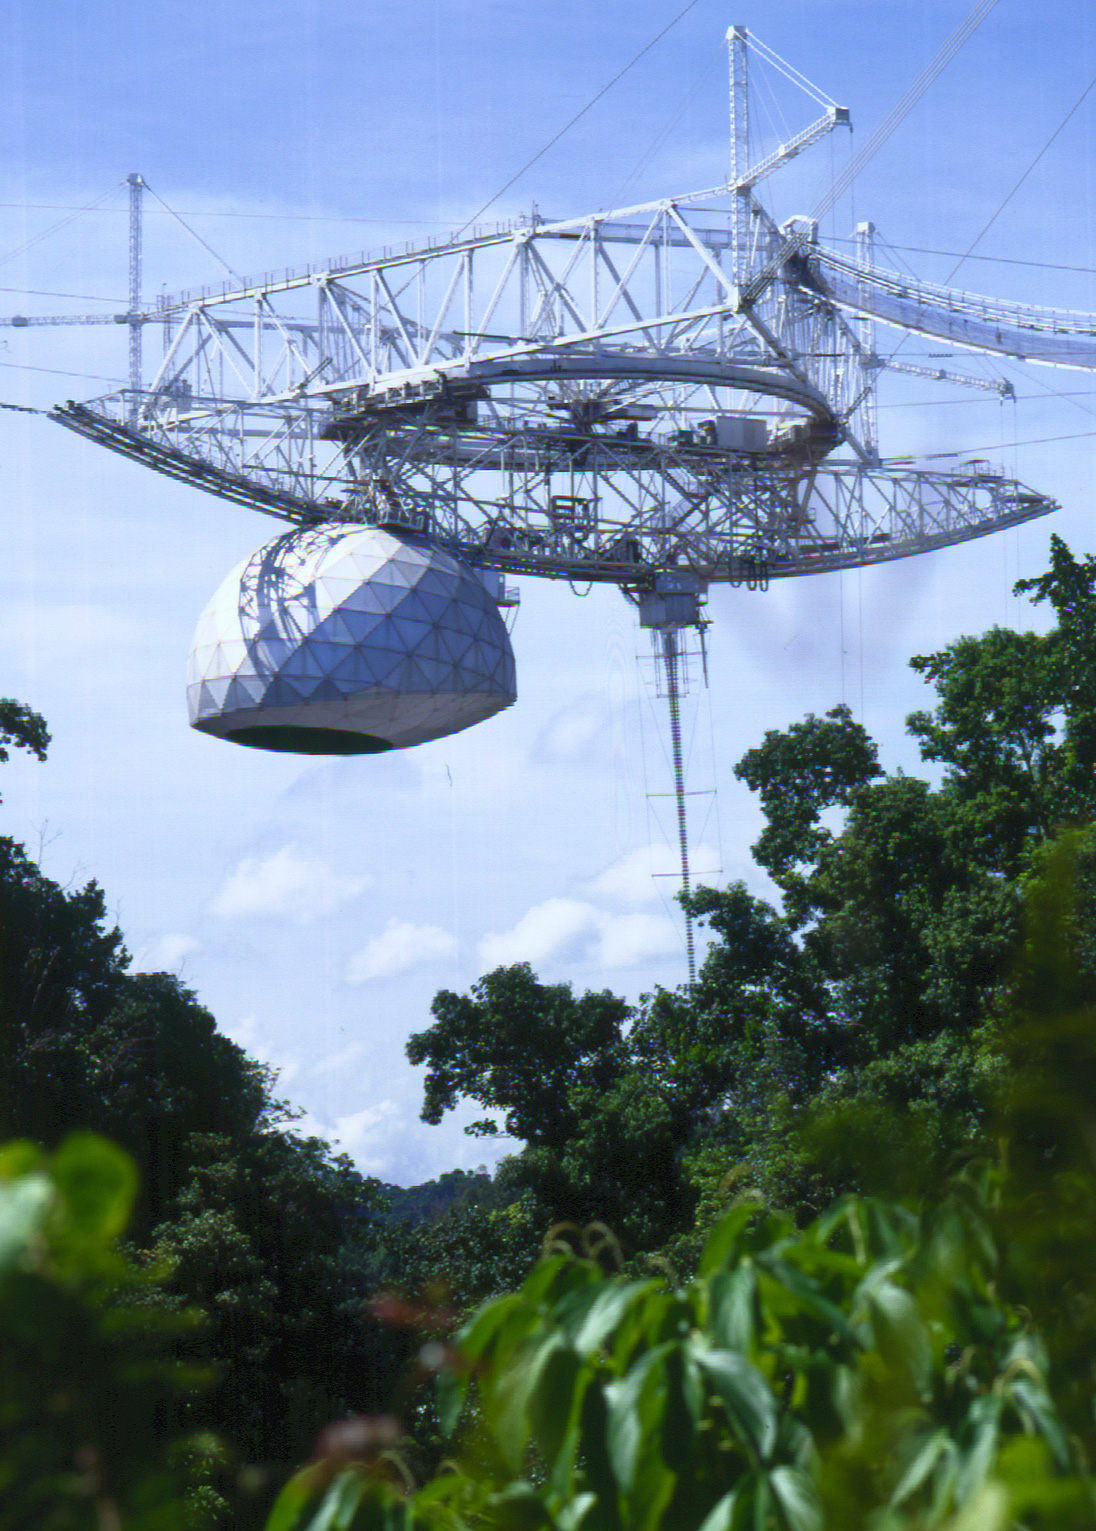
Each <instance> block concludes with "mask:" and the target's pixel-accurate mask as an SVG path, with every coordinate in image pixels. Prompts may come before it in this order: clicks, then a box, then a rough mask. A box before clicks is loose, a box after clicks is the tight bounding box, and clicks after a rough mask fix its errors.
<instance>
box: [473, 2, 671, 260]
mask: <svg viewBox="0 0 1096 1531" xmlns="http://www.w3.org/2000/svg"><path fill="white" fill-rule="evenodd" d="M698 4H699V0H689V3H688V5H687V6H685V8H684V10H680V11H678V13H677V15H676V16H675V17H674V19H673V20H672V21H669V22H667V23H666V25H665V26H664V27H663V28H662V31H661V32H659V33H658V34H657V35H656V36H655V37H652V38H651V40H650V42H649V43H647V44H646V46H645V47H642V48H640V50H639V52H638V53H637V54H636V55H635V57H634V58H631V59H629V60H628V62H627V63H626V64H625V66H624V68H623V69H621V70H619V71H618V72H617V73H616V74H614V76H613V78H612V79H611V80H610V81H609V83H608V85H603V86H602V87H601V89H600V90H599V91H598V93H597V95H596V96H592V97H591V98H590V100H589V101H587V103H586V105H585V106H584V107H583V108H582V110H581V111H578V112H576V113H575V115H574V116H573V117H572V118H571V120H570V122H565V123H564V125H563V126H562V127H561V128H560V130H559V132H558V133H556V134H555V135H554V137H552V138H550V139H549V140H548V142H547V143H546V144H545V145H544V147H543V149H538V150H537V152H536V153H535V154H534V155H533V157H532V159H527V160H526V161H525V164H524V165H522V167H521V169H520V170H518V171H516V172H515V173H514V174H513V175H512V176H511V177H510V179H509V180H508V181H507V182H506V184H505V186H500V187H499V189H498V191H496V192H495V195H494V196H493V197H489V198H488V199H487V201H486V202H485V203H484V204H483V206H482V207H481V208H480V209H479V211H478V212H476V213H473V214H472V216H471V218H469V219H468V221H467V222H466V223H464V224H462V225H461V227H460V228H459V229H458V230H457V232H456V233H455V234H454V236H453V238H454V239H459V238H460V236H461V235H462V234H464V233H466V232H467V231H468V230H469V229H470V228H471V227H472V225H473V224H474V223H477V222H478V221H479V219H480V218H482V217H483V215H484V213H485V212H486V211H487V209H488V208H489V207H491V206H492V205H493V204H494V203H496V202H497V201H498V199H499V198H500V197H501V196H502V195H503V194H504V193H505V192H508V191H509V190H510V188H511V186H513V184H514V182H515V181H520V180H521V178H522V176H523V175H524V174H525V172H526V171H527V170H531V169H532V167H533V166H534V165H535V164H536V162H537V161H538V160H540V159H543V158H544V156H545V155H546V154H547V153H548V150H549V149H551V148H554V146H555V145H556V144H558V143H559V141H560V139H561V138H562V137H563V135H564V134H565V133H569V132H570V131H571V129H572V128H573V127H574V125H575V123H576V122H578V121H580V119H581V118H583V117H585V116H586V113H587V112H588V111H591V110H592V109H593V108H594V107H595V106H596V105H597V104H598V102H599V101H600V100H601V98H602V96H605V95H608V93H609V91H611V90H612V88H613V86H614V85H615V84H616V83H617V81H618V80H622V79H623V78H624V76H625V75H626V74H627V73H628V71H629V69H634V68H635V66H636V64H638V63H639V61H640V59H641V58H643V57H644V55H645V54H647V53H650V51H651V49H652V48H653V47H654V45H655V44H656V43H658V42H661V41H662V39H663V38H664V37H665V36H666V33H667V32H670V31H672V30H673V28H674V27H676V26H677V24H678V22H679V21H680V20H681V19H682V18H683V17H685V16H687V15H688V14H689V12H690V11H691V10H692V9H693V7H694V6H695V5H698Z"/></svg>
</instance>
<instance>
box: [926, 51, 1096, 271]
mask: <svg viewBox="0 0 1096 1531" xmlns="http://www.w3.org/2000/svg"><path fill="white" fill-rule="evenodd" d="M1094 85H1096V75H1093V77H1092V79H1091V80H1089V82H1088V84H1087V85H1086V86H1085V88H1084V90H1083V91H1082V92H1081V94H1080V95H1079V96H1078V97H1077V99H1076V101H1075V102H1074V103H1073V105H1072V106H1071V107H1070V109H1069V111H1068V112H1067V113H1066V114H1065V116H1064V117H1063V118H1062V120H1061V122H1060V123H1059V124H1058V126H1057V127H1056V128H1055V129H1054V132H1053V133H1052V134H1051V135H1050V137H1049V138H1048V139H1047V141H1046V143H1045V144H1044V145H1043V147H1042V148H1041V149H1040V150H1039V152H1038V154H1037V155H1036V156H1035V158H1034V159H1033V160H1032V162H1031V164H1030V165H1029V166H1028V167H1027V169H1026V170H1025V171H1024V173H1023V175H1022V176H1021V177H1020V179H1019V180H1018V181H1017V182H1016V185H1015V186H1014V187H1013V188H1012V190H1011V191H1010V192H1009V194H1008V196H1007V197H1006V198H1005V199H1004V201H1003V202H1002V203H1001V205H1000V207H999V208H998V209H997V211H996V212H995V213H994V214H993V216H992V217H991V218H990V219H989V220H988V222H986V223H984V224H983V225H982V228H981V230H980V232H979V233H978V234H977V235H976V236H975V238H974V239H973V240H972V241H971V244H970V249H968V250H967V251H966V252H965V253H964V254H963V255H961V256H960V257H959V259H958V260H957V261H956V262H955V265H954V266H953V267H952V268H951V270H950V271H949V272H948V274H947V276H946V277H945V278H944V285H945V286H946V285H947V283H948V282H950V281H951V279H952V277H953V276H954V275H955V273H956V272H957V271H958V270H959V267H960V266H961V265H962V264H963V262H964V261H965V260H966V258H967V256H968V255H969V254H970V253H971V250H973V249H974V247H975V245H977V244H980V243H981V241H982V238H983V236H984V235H986V234H988V233H989V231H990V229H991V228H992V227H993V225H994V224H995V223H996V222H997V220H998V218H999V217H1000V216H1001V214H1002V213H1003V212H1004V210H1005V208H1006V207H1007V206H1008V205H1009V203H1010V202H1011V201H1012V199H1013V197H1014V196H1015V195H1016V193H1017V192H1018V191H1019V190H1020V187H1021V186H1022V185H1023V184H1024V182H1025V181H1026V180H1027V178H1028V176H1029V175H1030V174H1031V172H1032V171H1033V170H1034V169H1035V167H1036V165H1037V164H1038V163H1039V161H1040V160H1041V159H1042V157H1043V155H1044V154H1045V153H1046V152H1047V150H1048V149H1049V148H1050V146H1051V144H1052V143H1053V142H1054V140H1055V139H1056V138H1057V137H1058V135H1059V133H1061V131H1062V129H1063V128H1064V127H1065V126H1066V124H1067V123H1068V122H1069V120H1070V118H1071V117H1073V116H1074V114H1075V113H1076V112H1078V111H1079V110H1080V108H1081V105H1082V104H1083V102H1084V99H1085V97H1086V96H1087V95H1088V93H1089V91H1090V90H1091V89H1092V87H1093V86H1094Z"/></svg>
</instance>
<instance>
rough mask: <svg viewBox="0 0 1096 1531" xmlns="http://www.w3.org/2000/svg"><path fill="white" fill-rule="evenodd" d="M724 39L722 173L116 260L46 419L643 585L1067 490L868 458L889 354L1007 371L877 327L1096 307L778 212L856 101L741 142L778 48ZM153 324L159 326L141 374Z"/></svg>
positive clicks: (237, 493) (549, 566)
mask: <svg viewBox="0 0 1096 1531" xmlns="http://www.w3.org/2000/svg"><path fill="white" fill-rule="evenodd" d="M728 43H729V48H730V65H731V117H732V135H731V138H732V154H731V177H730V179H729V180H728V181H727V182H726V183H725V184H723V185H721V186H716V187H708V188H705V189H703V190H700V191H696V192H691V193H688V194H685V195H682V196H676V197H669V198H664V199H662V200H659V201H657V202H652V203H645V204H642V205H638V206H634V207H628V208H624V209H619V210H617V211H613V212H608V213H597V214H594V215H591V216H588V217H582V218H576V219H571V220H567V221H564V222H544V221H541V220H540V219H539V218H534V219H533V220H531V221H520V220H519V221H518V222H516V223H513V224H509V225H504V226H499V227H495V228H491V229H473V230H472V231H471V232H469V233H468V234H467V235H464V234H462V235H461V236H459V237H455V238H452V239H449V240H444V241H439V242H432V243H428V244H426V245H423V246H414V247H412V246H408V247H407V248H405V249H402V250H394V249H386V250H383V251H382V252H380V253H379V254H376V255H372V256H365V255H363V256H360V257H357V258H354V259H346V260H338V261H330V262H323V263H319V264H314V265H312V266H309V267H306V268H303V269H301V270H297V271H289V272H284V273H267V274H265V275H264V276H262V277H261V278H259V279H257V280H254V281H247V282H240V283H226V284H224V285H222V286H219V287H214V288H203V289H201V290H200V291H196V292H191V293H182V294H180V295H178V296H175V297H162V298H160V299H158V300H157V302H156V303H155V305H153V306H141V305H140V304H139V302H138V301H137V296H136V293H137V291H139V282H138V283H137V284H136V289H135V284H134V282H133V280H132V275H133V263H132V259H131V311H130V312H129V313H128V314H125V315H118V316H116V317H117V319H118V320H119V321H120V322H122V323H127V324H128V325H129V328H130V337H131V346H130V361H131V378H130V387H129V388H128V389H125V390H123V391H122V392H120V393H117V394H113V395H109V396H107V397H104V398H100V399H96V400H93V401H91V402H89V403H86V404H74V403H70V404H68V405H66V406H64V407H61V408H58V409H57V410H55V411H54V412H53V418H54V419H56V420H58V421H59V422H60V423H62V424H64V425H66V426H69V427H70V428H72V429H73V430H76V431H78V432H80V433H81V434H83V435H85V436H88V437H90V438H91V439H92V440H94V441H97V442H99V443H101V444H102V445H104V446H107V447H110V448H111V449H113V450H115V451H118V452H121V453H123V454H124V455H126V456H129V457H131V458H134V459H136V460H138V461H141V462H144V463H145V464H147V465H148V466H149V467H151V468H154V469H156V470H158V471H160V472H163V473H167V474H170V475H172V476H173V477H176V478H180V479H182V480H184V481H186V482H189V483H192V484H194V485H196V486H197V487H199V488H203V489H207V490H210V491H212V492H213V493H216V494H219V495H222V496H224V497H225V498H228V499H231V500H235V501H237V502H240V503H243V504H246V505H250V506H252V507H254V508H255V509H257V510H260V511H264V512H267V513H269V514H272V515H275V516H277V517H280V518H282V519H284V520H288V521H291V522H297V523H299V524H302V525H309V524H316V523H320V522H323V521H330V520H338V521H349V522H364V523H372V524H379V525H390V526H391V525H395V526H401V525H402V526H408V527H414V528H416V529H418V530H421V531H425V532H428V533H430V534H431V535H432V536H433V537H435V538H436V539H437V541H438V542H440V543H441V544H442V545H444V546H447V547H449V548H451V549H452V550H454V551H457V552H459V553H460V555H461V556H462V557H463V558H465V559H466V560H468V561H470V562H472V563H475V564H480V565H485V566H488V567H493V568H497V569H501V570H512V571H515V572H524V573H528V574H539V575H546V576H549V577H557V578H572V579H582V580H600V581H610V582H614V583H617V584H619V585H620V586H622V587H623V588H625V589H627V590H632V591H637V590H638V591H642V590H643V589H645V588H651V587H652V586H653V582H654V581H655V579H656V578H657V576H658V574H659V572H660V571H666V570H670V569H686V570H688V571H690V572H691V574H693V575H694V576H695V577H696V578H697V579H698V581H700V583H701V584H704V583H707V582H710V581H719V580H728V581H732V582H734V581H736V580H738V579H740V578H742V577H743V574H744V572H746V573H748V572H749V571H750V570H756V569H758V568H763V569H764V571H765V574H766V575H767V576H768V577H773V578H778V577H783V576H789V575H798V574H807V573H812V572H815V571H820V570H824V569H838V568H848V567H851V566H855V565H860V564H866V563H873V562H879V561H882V560H885V559H892V558H898V557H904V556H906V555H909V554H912V553H917V552H922V551H924V550H926V549H929V548H935V547H940V546H944V545H947V544H950V543H953V542H957V541H961V540H964V539H967V538H971V537H978V536H982V535H984V534H986V533H989V532H993V531H996V530H998V529H1000V528H1003V527H1007V526H1011V525H1015V524H1017V523H1019V522H1022V521H1026V520H1028V519H1030V518H1031V517H1033V516H1037V515H1042V514H1044V513H1045V512H1047V511H1049V510H1053V509H1055V508H1056V507H1055V505H1054V502H1053V501H1051V500H1049V499H1047V498H1046V497H1045V496H1043V495H1040V494H1038V493H1036V492H1034V491H1032V490H1029V489H1026V488H1025V487H1024V486H1022V485H1020V484H1018V483H1015V482H1013V481H1011V480H1009V479H1006V478H1004V477H1003V476H1000V475H998V474H996V473H994V472H992V471H991V470H989V468H988V467H987V466H986V465H984V464H982V465H977V464H974V465H969V466H968V467H967V468H965V469H962V470H959V471H956V472H944V471H939V472H930V471H916V470H914V469H913V468H911V467H906V466H899V465H896V464H888V463H886V462H884V461H883V460H881V459H880V457H879V452H878V445H877V441H876V432H875V393H876V385H877V382H878V378H879V374H880V372H881V370H882V369H883V367H884V366H886V365H892V366H894V367H896V368H897V370H901V371H908V372H912V373H914V374H916V375H920V376H926V377H938V378H942V379H945V380H947V381H950V382H953V383H967V384H970V385H971V386H974V387H982V388H990V389H994V388H996V389H998V390H999V391H1008V385H1006V384H1000V383H996V382H987V381H986V380H985V379H984V378H978V377H973V376H965V375H962V374H957V373H955V372H949V371H943V370H929V369H925V368H920V367H916V366H909V365H906V364H904V363H899V362H889V363H888V362H884V361H883V360H882V359H881V358H880V356H879V355H878V353H877V352H876V350H875V346H874V340H873V329H874V324H875V322H876V321H881V322H882V323H884V324H887V325H890V326H893V327H896V328H898V329H900V330H914V331H919V332H921V333H923V334H926V335H931V336H937V337H939V338H941V339H944V340H946V341H947V342H948V343H949V344H952V345H958V346H962V347H966V348H968V349H970V350H972V351H976V352H989V353H994V352H996V353H999V354H1004V355H1009V356H1015V357H1032V358H1036V359H1038V360H1040V361H1043V362H1048V363H1051V364H1056V365H1062V366H1071V367H1094V366H1096V322H1094V320H1093V319H1092V317H1091V316H1087V315H1075V314H1065V313H1057V312H1051V311H1047V310H1042V309H1035V308H1025V307H1023V306H1021V305H1016V304H1001V303H997V302H994V301H992V300H989V299H984V298H979V297H975V296H972V295H970V294H966V293H961V292H956V291H952V290H949V289H946V288H941V287H935V286H931V285H928V284H920V283H916V282H913V281H911V280H909V279H907V278H905V277H901V276H898V275H897V274H894V273H890V272H887V271H884V270H882V269H880V268H879V267H878V266H877V265H876V263H875V261H874V258H873V252H872V238H871V234H872V230H871V226H870V225H861V228H860V231H859V236H860V237H859V242H858V245H857V249H856V254H855V256H854V257H852V258H850V257H848V256H844V255H840V254H838V253H836V252H834V251H831V250H829V249H826V248H824V247H823V246H822V245H821V244H820V243H819V240H818V231H817V226H816V225H815V224H814V223H813V222H812V221H811V220H810V219H807V218H797V219H792V220H790V221H789V222H787V223H785V224H783V225H782V226H778V225H777V224H776V223H775V221H774V220H773V219H772V217H771V216H770V215H769V214H768V212H767V211H766V210H765V208H764V206H763V205H762V203H761V201H760V200H759V197H758V187H759V186H760V184H761V183H762V182H763V181H764V180H765V179H766V178H767V177H768V176H770V175H772V174H773V173H774V172H776V171H778V170H779V169H780V168H781V167H782V166H783V165H785V164H786V163H787V162H788V161H789V160H790V159H792V158H793V157H794V156H796V155H797V154H799V153H801V152H803V151H804V150H806V149H807V148H809V147H810V145H812V144H813V143H815V142H817V141H818V140H819V139H821V138H823V137H824V136H825V135H827V134H828V133H830V132H832V131H833V130H834V129H836V128H840V127H842V126H843V125H845V124H847V123H848V120H849V117H848V112H847V110H846V109H845V108H843V107H840V106H838V105H836V103H834V102H831V101H829V99H828V98H827V97H825V96H823V95H822V93H821V92H818V91H816V90H815V89H814V88H813V87H809V90H810V93H811V94H812V95H813V97H814V99H815V100H816V101H817V102H818V104H819V106H821V108H822V114H821V116H819V117H818V118H817V120H815V121H813V122H812V123H810V124H808V125H807V126H806V127H805V128H804V129H803V131H802V132H800V133H799V134H798V135H796V136H795V137H794V138H792V139H791V140H790V141H789V142H788V143H786V144H783V145H781V146H780V147H779V148H778V149H777V150H776V151H774V152H773V153H771V154H770V155H768V156H767V157H766V158H765V159H763V160H761V161H760V162H759V163H757V164H753V165H750V164H748V163H747V158H746V145H747V142H748V137H747V121H746V116H747V109H748V108H747V90H746V85H747V67H748V59H749V55H750V53H751V51H753V52H759V53H760V54H761V55H762V56H763V57H765V58H766V59H767V60H768V62H769V63H773V62H774V61H775V63H776V64H777V65H778V66H780V67H783V68H785V69H786V68H787V66H783V65H782V61H780V60H778V59H776V56H775V55H773V54H771V52H770V51H769V50H768V49H765V48H764V45H762V44H760V43H758V42H757V41H756V40H755V39H752V38H748V37H747V35H746V32H745V30H744V29H743V28H738V27H736V28H732V29H731V31H730V33H729V34H728ZM790 73H791V76H792V77H794V78H795V80H796V82H797V83H800V84H805V82H803V81H802V77H801V76H797V75H795V72H794V71H791V72H790ZM130 183H131V196H132V198H133V199H134V200H133V207H134V208H136V209H137V211H138V212H139V189H140V178H139V177H131V178H130ZM134 239H136V240H137V245H136V248H137V250H138V259H139V249H140V243H139V233H137V234H134V233H133V231H132V230H131V255H132V247H133V242H134ZM8 322H12V321H8ZM22 322H23V323H28V322H29V323H34V322H35V321H33V320H30V321H27V320H24V321H22ZM148 326H158V327H159V328H160V329H161V331H162V333H163V337H164V350H163V359H162V361H161V363H160V365H159V368H158V370H157V371H156V374H155V376H154V377H153V378H152V379H151V380H150V381H149V382H148V384H147V386H142V383H143V380H142V378H141V376H140V366H141V345H140V339H141V335H142V332H143V330H144V329H145V328H147V327H148Z"/></svg>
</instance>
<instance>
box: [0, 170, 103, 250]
mask: <svg viewBox="0 0 1096 1531" xmlns="http://www.w3.org/2000/svg"><path fill="white" fill-rule="evenodd" d="M117 190H118V188H117V187H116V186H112V187H111V188H110V190H109V191H105V192H104V193H103V195H102V196H101V197H99V198H98V200H97V201H95V202H89V203H88V204H87V206H86V207H78V208H76V210H75V211H74V212H73V214H72V216H71V218H62V219H61V220H60V222H58V223H51V224H50V226H49V228H48V229H43V230H42V232H41V233H40V234H35V236H34V238H33V239H28V240H27V242H26V244H22V245H20V246H19V248H18V249H17V250H11V251H9V253H8V254H7V255H0V266H6V265H7V264H8V262H9V261H13V260H15V259H17V257H18V256H20V255H23V254H25V253H26V251H27V250H29V249H30V248H31V247H32V245H37V244H41V242H42V240H43V239H48V238H49V236H50V235H51V234H56V233H58V232H59V230H61V229H65V228H68V226H69V224H70V223H75V222H76V220H77V218H79V217H80V216H81V214H83V213H93V212H94V211H95V209H96V208H97V207H101V206H102V204H103V203H104V202H106V201H107V200H108V199H109V198H110V197H113V196H114V195H115V193H116V192H117Z"/></svg>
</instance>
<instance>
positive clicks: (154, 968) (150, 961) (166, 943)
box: [137, 934, 198, 973]
mask: <svg viewBox="0 0 1096 1531" xmlns="http://www.w3.org/2000/svg"><path fill="white" fill-rule="evenodd" d="M197 950H198V942H197V941H195V939H194V937H193V936H184V935H180V934H171V935H166V936H160V937H159V938H158V939H157V940H155V941H150V942H149V943H148V945H147V946H144V947H142V948H141V950H140V951H139V952H138V953H137V970H138V971H139V972H141V973H174V972H176V971H177V970H178V968H179V966H180V964H181V963H182V962H183V960H184V958H186V957H188V956H189V955H190V953H191V952H196V951H197Z"/></svg>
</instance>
